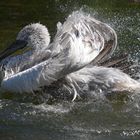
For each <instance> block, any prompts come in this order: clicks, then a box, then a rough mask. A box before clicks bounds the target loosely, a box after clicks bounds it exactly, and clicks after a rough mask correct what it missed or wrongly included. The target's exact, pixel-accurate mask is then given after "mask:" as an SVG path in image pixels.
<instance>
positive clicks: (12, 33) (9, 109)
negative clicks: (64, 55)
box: [0, 0, 140, 140]
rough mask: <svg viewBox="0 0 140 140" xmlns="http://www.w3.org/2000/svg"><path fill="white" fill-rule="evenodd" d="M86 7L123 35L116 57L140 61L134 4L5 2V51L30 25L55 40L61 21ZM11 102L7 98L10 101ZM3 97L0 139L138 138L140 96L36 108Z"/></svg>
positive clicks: (1, 4) (139, 15) (139, 7)
mask: <svg viewBox="0 0 140 140" xmlns="http://www.w3.org/2000/svg"><path fill="white" fill-rule="evenodd" d="M81 7H82V8H83V9H84V10H85V11H87V12H90V13H93V14H94V16H95V17H96V18H98V19H100V20H101V21H104V22H106V23H108V24H109V25H111V26H112V27H113V28H114V29H115V30H116V32H117V34H118V47H119V48H118V49H117V51H116V55H117V53H120V52H122V51H124V52H127V53H129V54H130V57H131V58H133V59H136V60H139V55H140V52H139V50H140V24H139V23H140V4H138V3H135V2H132V0H128V1H127V0H126V1H124V0H119V1H118V0H89V1H87V0H77V1H72V0H69V1H68V0H67V1H63V0H54V1H52V0H47V1H46V0H40V1H38V2H36V1H33V0H30V1H27V0H23V1H22V2H19V1H18V0H12V1H10V2H9V1H8V0H5V1H0V13H1V14H0V18H1V22H0V35H1V36H0V47H1V49H2V48H4V47H6V46H7V45H8V44H10V43H11V42H12V41H13V40H14V39H15V37H16V34H17V32H18V31H19V30H20V29H21V28H22V27H23V26H25V25H26V24H29V23H33V22H41V23H42V24H45V25H47V26H48V28H49V31H50V33H51V35H52V37H53V36H54V34H55V31H56V23H57V22H58V21H61V22H63V21H64V20H65V18H66V17H67V16H68V14H70V13H71V12H72V11H73V10H77V9H80V8H81ZM5 98H7V99H5ZM5 98H4V99H3V98H1V99H0V140H19V139H20V140H25V139H26V140H28V139H29V140H30V139H34V140H46V139H47V140H52V139H54V140H55V139H56V140H64V139H66V140H93V139H95V140H121V139H126V140H132V139H134V140H136V139H137V140H139V139H140V94H138V93H137V94H136V93H135V94H133V95H129V96H128V97H125V98H123V99H121V98H115V99H106V98H105V97H103V96H101V95H98V94H97V95H96V96H95V98H94V99H90V100H86V101H79V102H66V101H63V102H62V101H61V102H54V103H53V104H40V105H34V104H32V103H22V102H20V101H15V100H12V99H10V97H9V94H7V95H6V97H5Z"/></svg>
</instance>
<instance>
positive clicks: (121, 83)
mask: <svg viewBox="0 0 140 140" xmlns="http://www.w3.org/2000/svg"><path fill="white" fill-rule="evenodd" d="M116 46H117V35H116V33H115V31H114V30H113V29H112V28H111V27H110V26H109V25H107V24H105V23H102V22H100V21H98V20H96V19H95V18H94V17H92V16H91V15H89V14H86V13H84V12H81V11H76V12H73V13H72V14H71V15H69V16H68V18H67V19H66V21H65V22H64V23H63V24H61V23H60V22H59V23H58V24H57V33H56V35H55V37H54V39H53V41H52V42H51V43H50V35H49V32H48V29H47V27H46V26H44V25H42V24H40V23H33V24H30V25H27V26H25V27H24V28H23V29H22V30H21V31H20V32H19V33H18V35H17V37H16V41H15V42H14V43H12V45H10V46H9V47H8V48H6V49H5V50H4V51H2V52H1V53H0V64H1V89H2V90H4V91H5V92H6V91H10V92H13V93H21V94H22V93H34V92H35V91H40V90H42V89H43V88H45V92H47V93H51V92H52V91H53V92H52V94H54V93H55V94H62V93H63V94H66V93H67V92H66V91H68V94H70V95H72V96H73V100H75V99H76V97H77V96H82V95H83V94H87V92H89V91H93V90H98V89H100V90H102V91H118V92H120V91H132V92H133V91H139V89H140V88H139V87H140V83H139V82H138V81H136V80H134V79H132V78H131V77H130V76H129V75H127V74H125V73H124V72H122V71H121V70H119V69H116V68H109V67H104V66H99V65H98V64H101V63H102V62H105V61H106V60H108V59H109V58H110V56H111V54H112V53H113V52H114V51H115V49H116ZM18 50H21V51H23V53H22V54H18V55H14V56H13V55H12V54H13V53H15V52H17V51H18ZM54 90H56V91H55V92H54ZM58 96H59V95H58Z"/></svg>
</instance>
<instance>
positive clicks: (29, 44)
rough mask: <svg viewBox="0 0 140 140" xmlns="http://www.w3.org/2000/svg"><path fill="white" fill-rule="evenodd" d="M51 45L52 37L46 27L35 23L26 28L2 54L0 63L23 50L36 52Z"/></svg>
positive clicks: (0, 54)
mask: <svg viewBox="0 0 140 140" xmlns="http://www.w3.org/2000/svg"><path fill="white" fill-rule="evenodd" d="M49 43H50V35H49V32H48V29H47V28H46V26H44V25H42V24H40V23H33V24H30V25H27V26H25V27H24V28H23V29H22V30H21V31H20V32H19V33H18V35H17V37H16V40H15V41H14V42H13V43H12V44H11V45H10V46H9V47H8V48H6V49H5V50H4V51H3V52H1V53H0V61H1V60H3V59H5V58H6V57H8V56H9V55H11V54H13V53H14V52H16V51H18V50H21V49H32V50H34V51H37V50H40V49H41V48H44V47H45V48H46V47H47V46H48V45H49Z"/></svg>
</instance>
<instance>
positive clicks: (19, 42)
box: [0, 40, 27, 61]
mask: <svg viewBox="0 0 140 140" xmlns="http://www.w3.org/2000/svg"><path fill="white" fill-rule="evenodd" d="M26 45H27V42H26V41H22V40H16V41H15V42H13V43H12V44H11V45H10V46H9V47H7V48H6V49H5V50H4V51H2V52H1V53H0V61H2V60H3V59H5V58H6V57H8V56H9V55H11V54H13V53H14V52H16V51H18V50H20V49H23V48H25V46H26Z"/></svg>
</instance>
